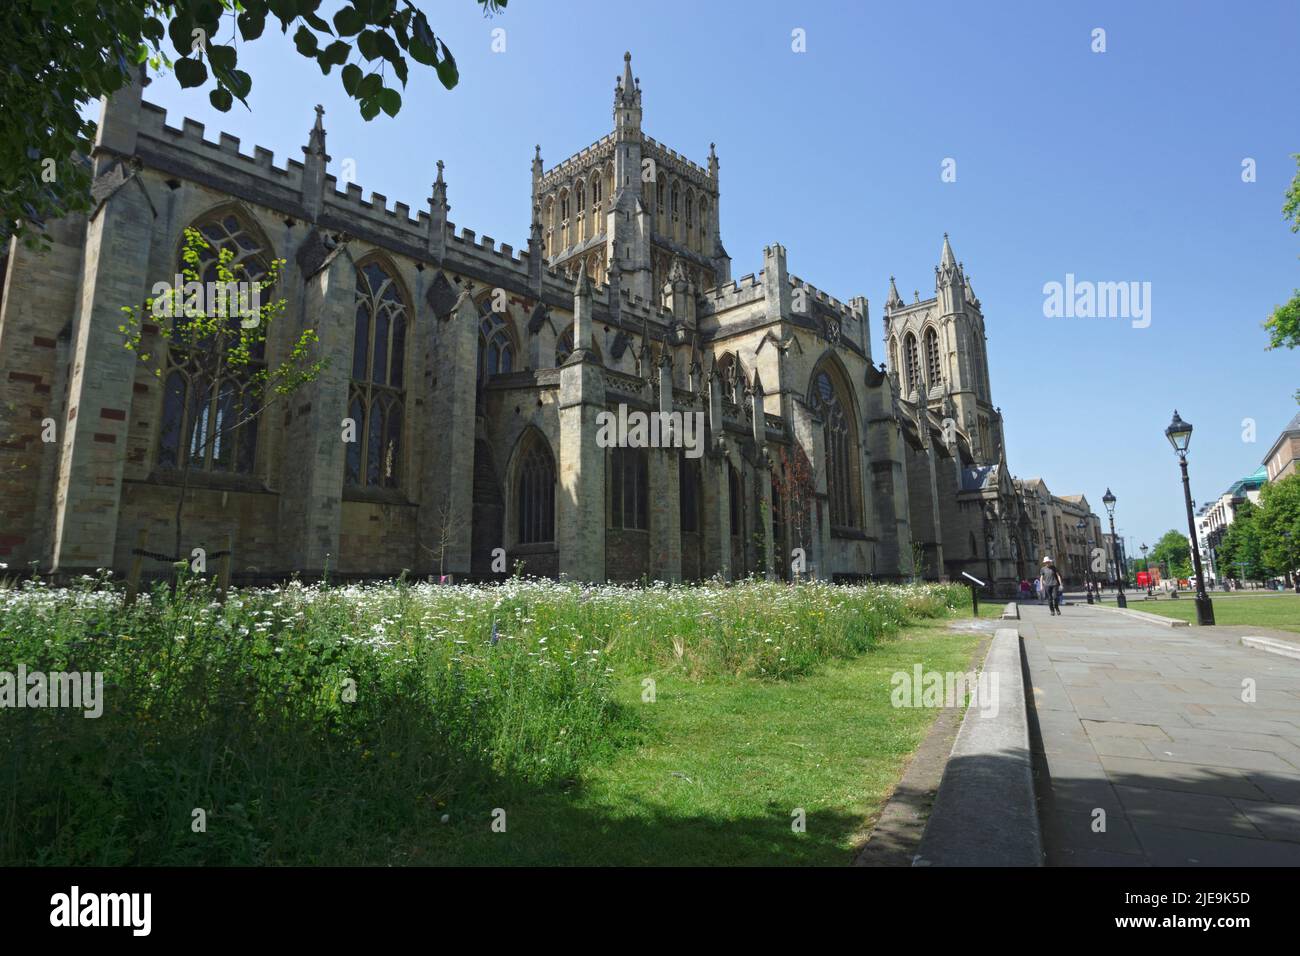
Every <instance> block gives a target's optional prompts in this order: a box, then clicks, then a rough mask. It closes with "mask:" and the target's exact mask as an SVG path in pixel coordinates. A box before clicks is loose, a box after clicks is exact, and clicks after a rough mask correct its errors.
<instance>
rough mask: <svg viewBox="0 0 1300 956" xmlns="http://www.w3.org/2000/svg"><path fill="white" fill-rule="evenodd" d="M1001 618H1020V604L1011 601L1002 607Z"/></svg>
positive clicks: (1007, 619)
mask: <svg viewBox="0 0 1300 956" xmlns="http://www.w3.org/2000/svg"><path fill="white" fill-rule="evenodd" d="M1002 620H1004V621H1018V620H1020V605H1019V604H1017V603H1016V602H1015V601H1012V602H1011V603H1010V604H1008V605H1007V606H1006V607H1004V608H1003V609H1002Z"/></svg>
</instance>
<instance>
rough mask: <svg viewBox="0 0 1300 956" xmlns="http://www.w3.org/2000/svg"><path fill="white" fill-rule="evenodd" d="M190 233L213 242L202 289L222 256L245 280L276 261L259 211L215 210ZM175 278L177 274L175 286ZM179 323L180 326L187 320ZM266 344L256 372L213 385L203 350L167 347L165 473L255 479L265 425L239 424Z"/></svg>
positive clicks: (261, 347)
mask: <svg viewBox="0 0 1300 956" xmlns="http://www.w3.org/2000/svg"><path fill="white" fill-rule="evenodd" d="M185 228H192V229H197V230H198V231H199V232H200V233H201V234H202V235H203V236H204V238H205V239H206V240H207V241H208V243H209V249H208V251H207V252H206V253H205V254H203V255H202V261H201V262H200V263H199V267H198V270H197V271H198V273H199V279H200V281H202V282H212V281H216V280H217V275H216V266H215V263H216V261H217V257H218V255H219V254H220V251H221V250H222V249H230V250H231V251H232V252H233V253H234V257H233V259H232V263H235V264H238V265H242V266H243V270H242V271H238V272H237V273H236V276H237V281H247V280H256V279H259V278H261V277H262V276H264V275H265V274H266V272H267V270H268V269H269V268H270V264H271V262H272V260H274V259H275V258H276V255H275V247H274V246H273V245H272V244H271V241H270V239H269V238H268V237H267V235H266V233H265V232H264V231H263V229H262V227H261V226H260V225H259V224H258V222H257V219H256V217H255V216H254V215H253V213H252V211H251V210H249V209H248V207H246V206H245V205H244V204H243V203H241V202H239V201H237V200H227V201H224V202H220V203H217V204H215V205H213V206H210V207H209V208H207V209H206V210H204V211H203V212H201V213H199V214H198V215H196V216H195V217H194V218H193V219H191V220H190V222H189V224H188V225H187V226H186V227H185ZM184 248H185V230H184V229H182V230H181V231H180V232H179V233H178V234H177V239H176V247H175V250H174V252H173V256H172V263H173V264H174V266H175V269H176V271H177V272H179V271H181V270H182V269H184V268H185V263H184V259H183V258H182V251H183V250H184ZM174 275H175V273H170V274H169V275H168V277H167V278H168V279H169V280H170V279H172V277H173V276H174ZM173 321H177V322H179V321H180V319H179V317H178V318H177V319H175V320H173ZM264 352H265V342H259V343H257V344H256V345H255V347H254V348H253V350H252V353H253V354H252V358H253V363H254V364H253V366H252V367H249V368H246V369H244V370H243V371H242V372H240V373H238V374H228V373H223V374H220V375H218V376H217V377H216V380H215V381H214V380H210V379H209V378H208V377H207V375H206V374H205V372H204V369H205V365H204V363H203V362H202V357H201V355H200V354H199V352H198V350H196V349H194V348H186V347H182V346H181V345H180V344H179V343H177V344H172V345H169V346H168V347H167V351H166V355H165V357H164V365H163V388H162V390H161V394H160V396H159V402H160V404H159V406H158V409H159V411H158V431H157V440H156V443H155V446H154V449H153V455H154V460H155V461H156V462H157V464H158V466H159V467H160V468H163V469H171V468H179V467H181V466H182V464H183V462H184V461H185V460H186V459H188V460H189V461H190V462H191V467H196V468H198V469H199V470H202V471H226V472H230V471H233V472H238V473H251V472H252V471H253V470H254V467H255V464H256V455H257V446H258V424H259V423H258V420H257V419H253V420H252V421H247V422H244V423H243V424H241V425H231V424H230V423H231V422H238V421H239V420H240V419H241V418H242V417H244V410H245V409H246V405H245V402H246V401H248V398H247V394H246V391H245V389H246V386H247V385H248V383H249V381H250V376H252V375H254V374H256V372H257V370H258V368H259V367H260V366H261V363H262V362H263V360H264Z"/></svg>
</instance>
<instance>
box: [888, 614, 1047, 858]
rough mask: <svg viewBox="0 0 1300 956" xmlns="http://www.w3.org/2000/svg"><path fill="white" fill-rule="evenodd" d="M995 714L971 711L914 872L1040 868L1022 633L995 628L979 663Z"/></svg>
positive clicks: (935, 805) (953, 756) (976, 710)
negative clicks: (992, 688)
mask: <svg viewBox="0 0 1300 956" xmlns="http://www.w3.org/2000/svg"><path fill="white" fill-rule="evenodd" d="M984 673H985V674H988V675H989V678H990V680H991V679H992V678H994V677H996V680H997V691H996V693H997V697H996V700H997V704H998V706H997V708H996V710H995V711H994V712H993V713H989V714H986V713H984V711H983V709H982V708H981V707H975V706H972V707H969V708H967V710H966V716H965V718H964V719H963V720H962V725H961V730H960V731H959V732H958V734H957V741H956V743H955V744H954V745H953V748H952V756H951V757H950V758H949V760H948V766H947V767H946V768H945V770H944V774H943V780H942V782H941V783H940V784H939V792H938V794H937V795H936V797H935V801H934V808H933V810H932V811H931V813H930V820H929V822H928V823H927V824H926V828H925V834H924V836H922V838H921V845H920V847H919V848H918V852H917V855H916V858H915V859H914V860H913V861H912V865H913V866H1042V865H1043V839H1042V833H1041V831H1040V829H1039V823H1038V804H1037V801H1036V800H1035V798H1034V771H1033V759H1032V755H1031V754H1030V750H1029V722H1028V710H1027V706H1026V701H1025V684H1024V673H1023V671H1022V669H1021V654H1020V632H1019V631H1017V630H1016V629H1015V628H1010V627H1005V628H998V630H997V632H996V634H995V635H994V637H993V641H992V643H991V644H990V645H989V653H988V656H987V657H986V658H985V660H984Z"/></svg>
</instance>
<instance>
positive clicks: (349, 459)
mask: <svg viewBox="0 0 1300 956" xmlns="http://www.w3.org/2000/svg"><path fill="white" fill-rule="evenodd" d="M406 332H407V309H406V300H405V299H404V298H403V296H402V294H401V292H400V291H399V290H398V287H397V282H396V280H395V279H394V277H393V276H392V275H391V274H390V273H389V271H388V270H387V269H385V268H384V267H383V266H382V265H380V264H379V263H378V262H369V263H366V264H364V265H362V266H360V267H358V268H357V286H356V317H355V324H354V327H353V339H352V381H351V384H350V385H349V387H348V417H349V418H350V419H352V422H353V427H354V429H355V441H352V442H349V443H348V447H347V453H346V454H345V455H344V480H345V483H347V484H349V485H357V486H366V487H371V488H397V487H399V485H400V484H401V480H400V474H401V461H402V458H401V456H402V423H403V421H404V420H405V410H406V388H405V378H406V372H405V370H406Z"/></svg>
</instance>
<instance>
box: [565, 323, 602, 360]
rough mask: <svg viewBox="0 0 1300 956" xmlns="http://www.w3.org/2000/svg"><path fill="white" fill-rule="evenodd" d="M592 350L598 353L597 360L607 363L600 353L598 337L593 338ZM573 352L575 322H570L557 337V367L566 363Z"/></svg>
mask: <svg viewBox="0 0 1300 956" xmlns="http://www.w3.org/2000/svg"><path fill="white" fill-rule="evenodd" d="M591 350H592V351H593V352H595V353H596V360H597V361H598V362H600V364H602V365H603V364H605V362H604V359H603V358H602V357H601V354H600V345H599V343H597V342H596V337H595V336H594V335H593V336H592V338H591ZM572 352H573V323H572V322H570V323H569V324H568V326H566V327H565V329H564V331H563V332H561V333H560V334H559V335H557V336H556V337H555V367H556V368H559V367H560V366H561V365H563V364H564V360H565V359H567V358H568V357H569V356H570V355H571V354H572Z"/></svg>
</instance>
